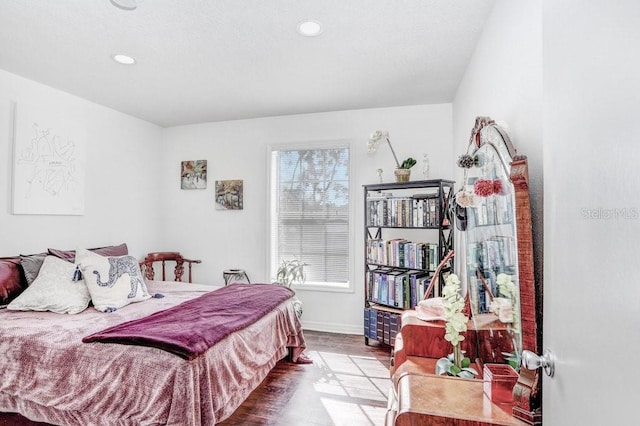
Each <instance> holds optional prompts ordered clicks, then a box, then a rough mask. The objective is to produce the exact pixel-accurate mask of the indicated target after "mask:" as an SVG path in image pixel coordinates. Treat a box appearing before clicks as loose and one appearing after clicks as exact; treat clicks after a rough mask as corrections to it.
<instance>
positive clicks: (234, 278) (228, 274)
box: [222, 269, 251, 285]
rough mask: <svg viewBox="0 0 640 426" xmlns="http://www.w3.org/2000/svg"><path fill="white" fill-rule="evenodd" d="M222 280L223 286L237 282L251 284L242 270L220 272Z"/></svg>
mask: <svg viewBox="0 0 640 426" xmlns="http://www.w3.org/2000/svg"><path fill="white" fill-rule="evenodd" d="M222 278H223V279H224V285H227V284H229V283H230V282H239V281H246V282H247V283H249V284H251V281H250V280H249V276H248V275H247V273H246V272H245V271H244V269H225V270H224V271H222Z"/></svg>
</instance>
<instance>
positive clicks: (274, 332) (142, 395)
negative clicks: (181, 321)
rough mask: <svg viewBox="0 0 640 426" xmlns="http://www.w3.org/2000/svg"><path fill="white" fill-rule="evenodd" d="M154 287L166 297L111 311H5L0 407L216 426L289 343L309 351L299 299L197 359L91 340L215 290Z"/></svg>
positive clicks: (62, 416) (104, 420) (55, 417)
mask: <svg viewBox="0 0 640 426" xmlns="http://www.w3.org/2000/svg"><path fill="white" fill-rule="evenodd" d="M148 286H149V290H150V291H151V292H154V293H155V292H159V293H163V294H165V295H166V297H165V298H162V299H150V300H147V301H145V302H142V303H135V304H132V305H129V306H126V307H124V308H121V309H119V310H118V311H116V312H114V313H110V314H108V313H101V312H98V311H96V310H94V309H93V308H89V309H87V310H86V311H85V312H83V313H81V314H78V315H60V314H53V313H49V312H15V311H6V310H0V411H3V412H18V413H21V414H23V415H24V416H26V417H28V418H30V419H33V420H37V421H43V422H47V423H52V424H60V425H82V426H90V425H97V426H98V425H99V426H107V425H161V424H168V425H214V424H216V423H217V422H219V421H222V420H224V419H225V418H226V417H228V416H229V415H231V414H232V413H233V411H235V409H236V408H237V407H238V406H239V405H240V404H241V403H242V402H243V401H244V400H245V399H246V397H247V396H248V395H249V393H250V392H251V391H252V390H253V389H254V388H255V387H257V386H258V384H260V382H261V381H262V380H263V379H264V377H266V375H267V374H268V372H269V371H270V370H271V368H273V366H274V365H275V364H276V362H277V361H278V360H280V359H282V358H283V357H284V356H285V355H286V353H287V349H286V348H287V346H289V347H293V348H294V357H297V356H298V355H299V354H300V353H302V351H303V350H304V347H305V344H304V336H303V333H302V327H301V325H300V322H299V320H298V317H297V316H296V314H295V311H294V309H293V304H292V302H291V299H287V300H285V301H284V302H282V303H280V304H279V305H278V306H277V307H276V308H275V309H274V310H273V311H271V312H269V313H267V314H266V315H265V316H263V317H262V318H260V319H259V320H257V321H256V322H254V323H253V324H251V325H249V326H247V327H246V328H243V329H242V330H239V331H236V332H234V333H232V334H230V335H228V336H227V337H225V338H223V339H222V340H220V341H219V342H218V343H217V344H216V345H215V346H213V347H212V348H210V349H208V350H206V351H205V352H204V353H203V354H202V355H200V356H198V357H196V358H194V359H192V360H185V359H182V358H180V357H178V356H176V355H174V354H172V353H170V352H166V351H164V350H160V349H157V348H152V347H143V346H131V345H120V344H97V343H82V338H83V337H84V336H87V335H90V334H92V333H96V332H98V331H101V330H104V329H106V328H108V327H111V326H114V325H116V324H119V323H123V322H125V321H129V320H134V319H139V318H142V317H145V316H147V315H150V314H152V313H154V312H158V311H161V310H165V309H167V308H170V307H172V306H175V305H177V304H180V303H182V302H185V301H188V300H191V299H194V298H196V297H198V296H201V295H203V294H205V293H207V292H209V291H211V290H212V287H210V286H203V285H196V284H186V283H166V282H158V281H150V282H148ZM209 297H211V296H209Z"/></svg>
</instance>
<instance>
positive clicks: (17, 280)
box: [0, 257, 27, 307]
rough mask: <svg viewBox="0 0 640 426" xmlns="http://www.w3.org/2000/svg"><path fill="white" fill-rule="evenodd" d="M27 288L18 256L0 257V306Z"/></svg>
mask: <svg viewBox="0 0 640 426" xmlns="http://www.w3.org/2000/svg"><path fill="white" fill-rule="evenodd" d="M25 288H27V280H26V279H25V278H24V274H23V273H22V268H21V267H20V258H19V257H0V307H1V306H5V305H6V304H7V303H9V302H11V301H12V300H13V299H15V298H16V297H17V296H18V295H19V294H20V293H22V292H23V291H24V289H25Z"/></svg>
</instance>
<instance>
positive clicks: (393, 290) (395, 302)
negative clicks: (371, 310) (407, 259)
mask: <svg viewBox="0 0 640 426" xmlns="http://www.w3.org/2000/svg"><path fill="white" fill-rule="evenodd" d="M430 282H431V276H430V275H429V274H428V273H427V272H425V271H417V270H408V271H406V270H398V269H393V268H387V267H380V268H377V269H373V270H370V271H369V272H367V275H366V282H365V285H366V287H365V288H366V296H367V300H368V301H370V302H374V303H379V304H381V305H386V306H392V307H395V308H399V309H413V308H415V307H416V305H417V304H418V302H419V301H420V300H422V299H423V298H424V293H425V291H426V290H427V287H429V283H430ZM434 291H435V292H436V293H437V292H438V289H434ZM436 295H437V294H436Z"/></svg>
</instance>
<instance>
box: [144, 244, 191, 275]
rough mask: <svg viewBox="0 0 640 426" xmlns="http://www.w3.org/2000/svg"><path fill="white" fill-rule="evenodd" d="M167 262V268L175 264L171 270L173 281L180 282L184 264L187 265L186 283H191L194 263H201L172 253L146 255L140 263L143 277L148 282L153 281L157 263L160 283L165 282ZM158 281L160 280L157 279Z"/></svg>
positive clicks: (177, 253) (174, 252) (178, 253)
mask: <svg viewBox="0 0 640 426" xmlns="http://www.w3.org/2000/svg"><path fill="white" fill-rule="evenodd" d="M167 262H170V263H169V265H168V266H169V268H170V267H171V265H172V262H175V267H174V268H173V275H174V279H173V281H182V276H183V275H184V266H185V263H186V264H187V265H188V268H189V274H188V280H189V281H188V282H192V277H191V266H192V264H194V263H202V261H201V260H194V259H187V258H185V257H184V256H182V254H180V252H177V251H172V252H153V253H147V255H146V256H145V258H144V259H143V260H142V261H140V269H141V270H142V273H143V274H144V277H145V278H146V279H148V280H153V279H155V270H154V264H157V263H159V264H160V269H161V270H162V277H161V278H162V281H166V280H167V273H166V267H167ZM158 279H160V278H158Z"/></svg>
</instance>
